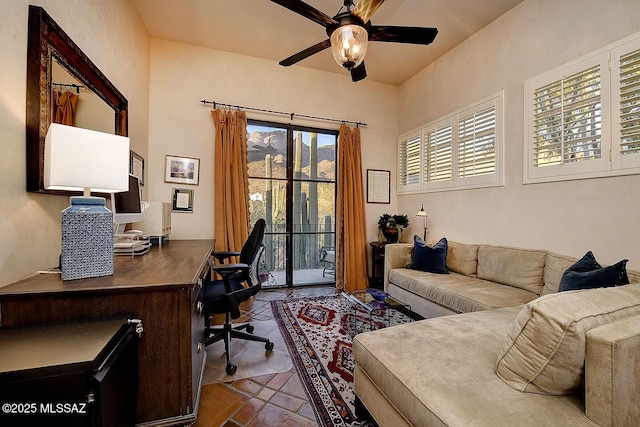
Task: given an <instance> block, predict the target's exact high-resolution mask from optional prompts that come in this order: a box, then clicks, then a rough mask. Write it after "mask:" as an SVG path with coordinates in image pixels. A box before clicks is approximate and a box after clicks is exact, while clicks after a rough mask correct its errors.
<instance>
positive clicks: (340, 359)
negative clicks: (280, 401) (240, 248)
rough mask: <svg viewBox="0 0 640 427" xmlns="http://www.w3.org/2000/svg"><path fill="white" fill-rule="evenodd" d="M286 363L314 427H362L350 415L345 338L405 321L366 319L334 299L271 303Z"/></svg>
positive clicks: (350, 363)
mask: <svg viewBox="0 0 640 427" xmlns="http://www.w3.org/2000/svg"><path fill="white" fill-rule="evenodd" d="M271 308H272V309H273V314H274V317H275V319H276V322H277V323H278V326H279V327H280V331H281V332H282V336H283V338H284V341H285V343H286V344H287V348H288V349H289V354H290V355H291V360H292V361H293V364H294V366H295V367H296V369H297V371H298V374H299V376H300V381H301V382H302V384H303V385H304V388H305V391H306V393H307V396H308V397H309V401H310V402H311V404H312V406H313V407H314V409H315V412H316V417H317V419H318V424H319V425H320V426H323V427H325V426H348V427H355V426H368V425H369V424H368V423H365V422H361V421H358V420H357V419H356V417H355V414H354V393H353V368H354V366H355V361H354V359H353V352H352V341H351V334H353V333H354V331H356V330H358V331H359V330H362V329H367V330H368V329H369V327H370V323H369V322H370V321H371V322H372V323H373V327H374V328H381V327H383V326H387V325H389V326H391V325H395V324H400V323H406V322H408V321H410V319H409V317H408V316H405V315H404V314H402V313H400V312H398V311H395V310H388V311H387V313H388V314H389V315H390V316H389V317H386V316H379V315H376V314H375V312H374V314H373V315H372V316H371V318H369V315H368V314H367V313H366V312H364V311H362V310H358V311H356V312H355V313H354V310H353V308H352V306H351V304H349V302H348V301H347V300H346V299H345V298H344V297H342V296H340V295H331V296H323V297H313V298H297V299H288V300H276V301H272V302H271Z"/></svg>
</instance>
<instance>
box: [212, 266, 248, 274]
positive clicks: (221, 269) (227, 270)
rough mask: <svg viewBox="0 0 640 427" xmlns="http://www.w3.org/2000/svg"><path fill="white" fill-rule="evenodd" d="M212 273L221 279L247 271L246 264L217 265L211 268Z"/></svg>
mask: <svg viewBox="0 0 640 427" xmlns="http://www.w3.org/2000/svg"><path fill="white" fill-rule="evenodd" d="M211 269H212V270H213V271H215V272H216V273H218V274H219V275H221V276H222V277H224V276H228V275H230V274H233V273H237V272H240V271H249V265H248V264H242V263H238V264H218V265H214V266H212V267H211Z"/></svg>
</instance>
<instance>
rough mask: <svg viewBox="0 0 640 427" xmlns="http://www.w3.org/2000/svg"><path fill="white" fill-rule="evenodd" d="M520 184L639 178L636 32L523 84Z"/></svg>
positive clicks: (639, 46) (639, 50)
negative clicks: (618, 176) (587, 179)
mask: <svg viewBox="0 0 640 427" xmlns="http://www.w3.org/2000/svg"><path fill="white" fill-rule="evenodd" d="M525 100H526V105H525V115H526V119H527V123H526V126H525V144H526V145H525V153H524V159H525V168H524V182H525V184H527V183H535V182H548V181H561V180H568V179H582V178H597V177H606V176H615V175H625V174H637V173H640V34H636V35H634V36H631V37H629V38H627V39H625V40H622V41H620V42H618V43H614V44H613V45H611V46H608V47H606V48H603V49H600V50H599V51H597V52H594V53H592V54H590V55H587V56H585V57H583V58H580V59H578V60H576V61H574V62H572V63H569V64H567V65H565V66H563V67H560V68H558V69H555V70H551V71H549V72H547V73H545V74H543V75H540V76H537V77H534V78H533V79H530V80H528V81H527V82H525Z"/></svg>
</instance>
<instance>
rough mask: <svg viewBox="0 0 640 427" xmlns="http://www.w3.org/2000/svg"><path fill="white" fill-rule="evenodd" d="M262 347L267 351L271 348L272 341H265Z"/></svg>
mask: <svg viewBox="0 0 640 427" xmlns="http://www.w3.org/2000/svg"><path fill="white" fill-rule="evenodd" d="M264 348H265V350H267V351H271V350H273V343H272V342H271V341H267V343H266V344H265V345H264Z"/></svg>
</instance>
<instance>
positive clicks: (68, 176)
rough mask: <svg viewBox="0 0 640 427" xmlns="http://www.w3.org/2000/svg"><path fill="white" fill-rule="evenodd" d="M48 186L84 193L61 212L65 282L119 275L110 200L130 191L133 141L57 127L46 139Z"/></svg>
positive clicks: (100, 133)
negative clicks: (107, 201) (115, 267)
mask: <svg viewBox="0 0 640 427" xmlns="http://www.w3.org/2000/svg"><path fill="white" fill-rule="evenodd" d="M44 186H45V188H46V189H49V190H64V191H83V196H73V197H71V200H70V202H71V204H70V206H69V207H68V208H66V209H65V210H63V211H62V212H61V213H60V219H61V229H62V254H61V256H60V267H61V270H62V280H74V279H84V278H88V277H99V276H109V275H112V274H113V214H112V213H111V211H110V210H109V209H107V207H106V205H105V199H104V197H91V192H92V191H94V192H98V193H117V192H120V191H127V190H128V188H129V138H127V137H124V136H119V135H112V134H108V133H103V132H97V131H93V130H88V129H82V128H77V127H73V126H65V125H61V124H57V123H52V124H51V125H50V126H49V129H48V131H47V136H46V138H45V163H44Z"/></svg>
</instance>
